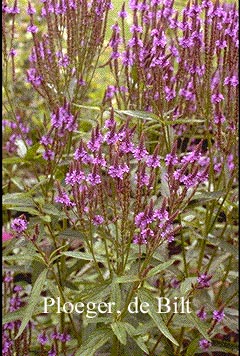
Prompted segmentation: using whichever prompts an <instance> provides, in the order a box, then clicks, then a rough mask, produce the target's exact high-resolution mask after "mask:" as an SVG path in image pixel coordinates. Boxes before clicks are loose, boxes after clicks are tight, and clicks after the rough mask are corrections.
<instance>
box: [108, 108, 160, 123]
mask: <svg viewBox="0 0 240 356" xmlns="http://www.w3.org/2000/svg"><path fill="white" fill-rule="evenodd" d="M114 112H116V113H117V114H120V115H127V116H131V117H134V118H136V119H142V120H150V121H152V120H155V121H159V118H158V116H157V115H155V114H153V113H150V112H145V111H139V110H114Z"/></svg>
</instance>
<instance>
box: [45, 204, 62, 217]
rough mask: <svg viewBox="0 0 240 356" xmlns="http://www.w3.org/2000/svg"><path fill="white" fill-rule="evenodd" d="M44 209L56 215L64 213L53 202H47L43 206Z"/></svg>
mask: <svg viewBox="0 0 240 356" xmlns="http://www.w3.org/2000/svg"><path fill="white" fill-rule="evenodd" d="M42 211H43V212H44V213H45V214H49V215H54V216H60V215H61V214H62V212H61V211H60V210H58V209H57V207H56V206H55V205H53V204H45V205H44V206H43V208H42Z"/></svg>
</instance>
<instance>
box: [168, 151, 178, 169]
mask: <svg viewBox="0 0 240 356" xmlns="http://www.w3.org/2000/svg"><path fill="white" fill-rule="evenodd" d="M177 163H178V158H177V156H176V155H174V154H172V153H168V154H167V155H166V157H165V164H166V166H174V165H175V164H177Z"/></svg>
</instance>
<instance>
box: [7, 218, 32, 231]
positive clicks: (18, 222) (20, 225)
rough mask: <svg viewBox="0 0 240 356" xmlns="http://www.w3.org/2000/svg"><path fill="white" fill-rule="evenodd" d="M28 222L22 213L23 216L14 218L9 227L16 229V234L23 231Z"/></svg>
mask: <svg viewBox="0 0 240 356" xmlns="http://www.w3.org/2000/svg"><path fill="white" fill-rule="evenodd" d="M27 226H28V222H27V220H26V218H25V216H24V215H23V217H20V218H16V219H14V220H13V222H12V224H11V228H12V229H13V230H14V231H16V232H17V233H18V234H21V233H22V232H23V231H25V230H27Z"/></svg>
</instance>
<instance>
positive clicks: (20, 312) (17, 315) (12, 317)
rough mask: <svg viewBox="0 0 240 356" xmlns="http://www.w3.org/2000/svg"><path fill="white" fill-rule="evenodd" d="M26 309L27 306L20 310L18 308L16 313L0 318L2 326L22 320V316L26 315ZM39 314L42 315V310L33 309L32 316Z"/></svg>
mask: <svg viewBox="0 0 240 356" xmlns="http://www.w3.org/2000/svg"><path fill="white" fill-rule="evenodd" d="M26 309H27V305H26V306H24V307H22V308H20V309H18V310H16V311H14V312H11V313H7V314H6V315H4V316H3V318H2V324H6V323H10V322H12V321H15V320H22V319H23V317H24V315H25V314H26ZM40 313H42V309H41V308H38V307H36V308H35V309H34V313H33V315H37V314H40Z"/></svg>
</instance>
